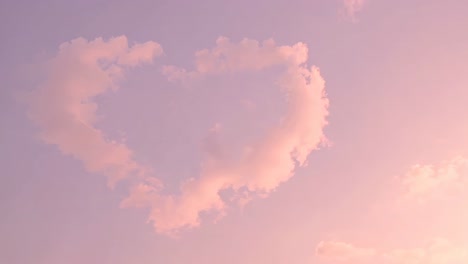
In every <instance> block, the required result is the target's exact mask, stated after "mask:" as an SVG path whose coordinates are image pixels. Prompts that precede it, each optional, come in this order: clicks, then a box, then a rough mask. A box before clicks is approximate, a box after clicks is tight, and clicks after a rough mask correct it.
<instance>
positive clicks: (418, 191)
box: [398, 156, 468, 202]
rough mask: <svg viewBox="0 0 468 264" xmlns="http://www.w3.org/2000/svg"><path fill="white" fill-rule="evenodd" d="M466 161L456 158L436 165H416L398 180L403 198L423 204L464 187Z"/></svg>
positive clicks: (467, 176)
mask: <svg viewBox="0 0 468 264" xmlns="http://www.w3.org/2000/svg"><path fill="white" fill-rule="evenodd" d="M467 169H468V159H466V158H464V157H461V156H457V157H454V158H452V159H450V160H446V161H443V162H441V163H440V164H438V165H433V164H425V165H421V164H416V165H413V166H412V167H411V168H410V170H409V171H408V172H407V173H406V174H405V175H404V176H403V177H400V178H398V179H399V182H400V185H401V188H402V191H403V198H405V199H416V200H418V201H420V202H423V201H425V200H427V199H429V198H433V197H436V196H440V195H444V194H448V193H451V192H452V191H454V190H455V188H460V187H462V186H466V180H467V179H468V171H467Z"/></svg>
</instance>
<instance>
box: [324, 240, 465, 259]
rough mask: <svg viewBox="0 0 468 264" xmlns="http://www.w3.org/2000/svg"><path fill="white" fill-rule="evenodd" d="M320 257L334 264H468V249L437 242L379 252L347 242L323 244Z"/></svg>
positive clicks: (453, 244)
mask: <svg viewBox="0 0 468 264" xmlns="http://www.w3.org/2000/svg"><path fill="white" fill-rule="evenodd" d="M316 255H317V256H319V257H322V258H324V259H328V260H331V261H333V262H334V263H336V262H343V263H386V264H458V263H460V264H461V263H467V261H468V246H467V245H461V244H455V243H453V242H450V241H448V240H446V239H442V238H436V239H433V240H431V241H429V242H428V243H426V245H424V246H422V247H417V248H401V249H393V250H381V251H377V250H375V249H372V248H359V247H356V246H354V245H352V244H348V243H344V242H324V241H322V242H320V243H319V244H318V246H317V248H316Z"/></svg>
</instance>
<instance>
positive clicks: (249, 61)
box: [28, 36, 328, 234]
mask: <svg viewBox="0 0 468 264" xmlns="http://www.w3.org/2000/svg"><path fill="white" fill-rule="evenodd" d="M216 44H217V45H216V47H215V48H213V49H211V50H208V49H206V50H202V51H199V52H197V53H196V55H195V59H196V61H195V66H196V67H195V70H194V71H188V70H185V69H181V68H177V67H174V66H168V67H165V68H164V70H163V73H165V74H166V75H167V76H168V78H169V79H170V80H179V81H185V82H190V81H191V80H192V79H193V78H203V77H206V76H209V75H215V74H224V73H229V72H242V71H260V70H263V69H266V68H268V67H272V66H275V65H284V66H285V72H284V73H283V75H282V76H281V77H280V78H279V79H278V80H277V84H278V86H279V88H280V89H283V90H284V91H285V92H286V93H287V96H288V110H287V112H286V113H285V115H284V116H283V117H282V121H281V123H280V125H278V126H277V127H273V128H272V129H271V130H270V131H269V132H268V133H267V134H266V135H265V137H264V138H263V139H262V140H260V141H258V142H250V144H247V143H246V144H245V146H244V149H245V151H244V153H243V155H242V158H241V160H240V161H238V162H235V163H233V162H231V161H228V160H226V159H225V158H224V157H223V156H222V155H221V154H220V151H219V150H220V149H221V148H223V147H224V146H221V145H220V143H219V142H218V140H217V135H219V134H220V133H222V126H221V125H220V124H216V125H215V126H214V127H213V128H212V129H211V130H210V131H209V137H208V138H207V141H206V142H205V143H206V144H205V145H206V146H205V151H206V158H205V159H204V160H203V162H202V166H201V170H200V173H199V176H198V177H197V178H192V179H188V180H186V181H184V182H183V183H182V184H181V186H180V191H181V194H180V195H178V196H173V195H166V194H164V195H163V194H162V192H161V190H162V188H164V185H163V184H162V182H160V181H159V180H158V179H156V178H152V177H149V175H148V174H147V172H148V171H149V170H150V169H149V168H146V167H144V166H142V165H140V164H138V163H137V162H136V161H135V160H134V159H133V152H132V150H130V149H129V148H128V147H127V146H126V145H125V143H124V142H116V141H112V140H110V139H108V138H106V136H105V135H104V133H103V131H100V130H99V129H97V128H96V127H94V125H95V123H96V122H97V116H96V110H97V107H98V106H97V105H96V103H95V102H94V101H93V98H94V97H96V96H97V95H100V94H103V93H105V92H106V91H109V90H115V89H117V88H118V86H117V84H118V81H119V80H120V79H121V78H122V77H123V72H124V70H125V69H126V68H128V67H135V66H137V65H139V64H142V63H151V62H152V60H153V58H154V57H155V56H158V55H161V54H162V48H161V47H160V45H159V44H157V43H155V42H146V43H143V44H135V45H133V46H131V47H129V46H128V43H127V39H126V38H125V37H123V36H122V37H118V38H113V39H110V40H109V41H104V40H102V39H100V38H98V39H96V40H94V41H87V40H85V39H82V38H78V39H75V40H73V41H71V42H67V43H64V44H62V45H61V46H60V49H59V52H58V54H57V56H56V57H55V58H53V59H52V60H51V61H50V62H48V75H47V78H46V80H45V82H44V83H43V84H42V85H41V86H40V87H38V88H37V89H36V90H34V91H33V92H31V94H29V96H28V106H29V111H28V114H29V117H30V118H31V119H32V120H33V121H34V122H35V123H36V124H37V125H38V127H39V128H40V131H41V132H40V136H41V139H42V140H43V141H44V142H46V143H48V144H54V145H57V146H58V148H59V149H60V150H61V152H63V153H64V154H67V155H71V156H73V157H75V158H76V159H78V160H80V161H82V162H83V164H84V166H85V167H86V169H87V170H88V171H90V172H93V173H100V174H103V175H105V176H107V178H108V181H109V185H110V186H113V185H114V184H115V183H116V182H118V181H119V180H121V179H124V178H126V177H129V176H130V175H136V176H138V177H135V178H134V181H133V183H134V185H133V186H132V187H131V188H130V195H129V196H128V197H127V198H126V199H124V200H123V201H122V203H121V206H122V207H139V208H142V207H143V208H150V215H149V218H148V221H151V222H152V223H153V225H154V228H155V230H156V231H157V232H159V233H164V234H175V233H176V232H177V231H179V230H181V229H183V228H190V227H196V226H198V225H199V224H200V214H201V213H203V212H208V211H213V212H216V213H217V214H218V219H219V217H221V216H223V215H224V213H225V210H224V209H225V208H226V206H227V205H226V202H227V201H225V200H224V199H228V200H229V201H231V202H232V201H234V202H237V203H238V204H239V205H244V204H246V203H248V202H249V201H250V200H251V199H252V198H253V197H254V196H261V197H265V196H266V195H268V194H269V193H270V192H272V191H274V190H275V189H276V188H277V187H278V186H279V185H280V184H281V183H282V182H285V181H287V180H288V179H289V178H290V177H292V176H293V174H294V170H295V168H296V167H297V166H305V165H306V160H307V156H308V155H309V153H310V152H311V151H313V150H315V149H317V148H318V147H319V145H320V144H321V143H323V142H324V140H325V137H324V134H323V128H324V126H325V125H326V124H327V121H326V117H327V115H328V110H327V108H328V99H327V98H326V94H325V90H324V89H325V83H324V80H323V78H322V77H321V75H320V72H319V70H318V68H317V67H315V66H312V67H307V66H306V65H305V63H306V61H307V54H308V49H307V47H306V45H305V44H303V43H297V44H295V45H293V46H277V45H276V44H275V43H274V42H273V40H267V41H264V42H263V43H262V45H260V44H259V43H258V42H257V41H255V40H249V39H244V40H243V41H241V42H240V43H231V42H230V41H229V40H228V39H227V38H219V39H218V40H217V42H216ZM223 190H231V191H233V194H232V196H231V197H228V198H221V196H220V192H221V191H223Z"/></svg>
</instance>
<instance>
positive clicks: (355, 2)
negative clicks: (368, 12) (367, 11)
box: [342, 0, 367, 21]
mask: <svg viewBox="0 0 468 264" xmlns="http://www.w3.org/2000/svg"><path fill="white" fill-rule="evenodd" d="M365 2H367V0H343V9H342V10H343V11H342V12H343V14H344V16H345V17H347V18H348V19H351V20H352V21H356V14H357V13H358V12H359V11H361V9H362V8H363V6H364V4H365Z"/></svg>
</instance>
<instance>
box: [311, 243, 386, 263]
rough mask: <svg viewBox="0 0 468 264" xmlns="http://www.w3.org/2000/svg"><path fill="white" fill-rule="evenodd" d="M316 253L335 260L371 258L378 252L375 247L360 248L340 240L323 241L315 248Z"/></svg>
mask: <svg viewBox="0 0 468 264" xmlns="http://www.w3.org/2000/svg"><path fill="white" fill-rule="evenodd" d="M315 254H316V255H317V256H319V257H322V258H326V259H332V260H335V261H349V260H356V259H367V258H371V257H374V256H375V255H376V254H377V253H376V250H375V249H373V248H360V247H356V246H354V245H352V244H348V243H344V242H338V241H322V242H320V243H319V244H318V245H317V247H316V248H315Z"/></svg>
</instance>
